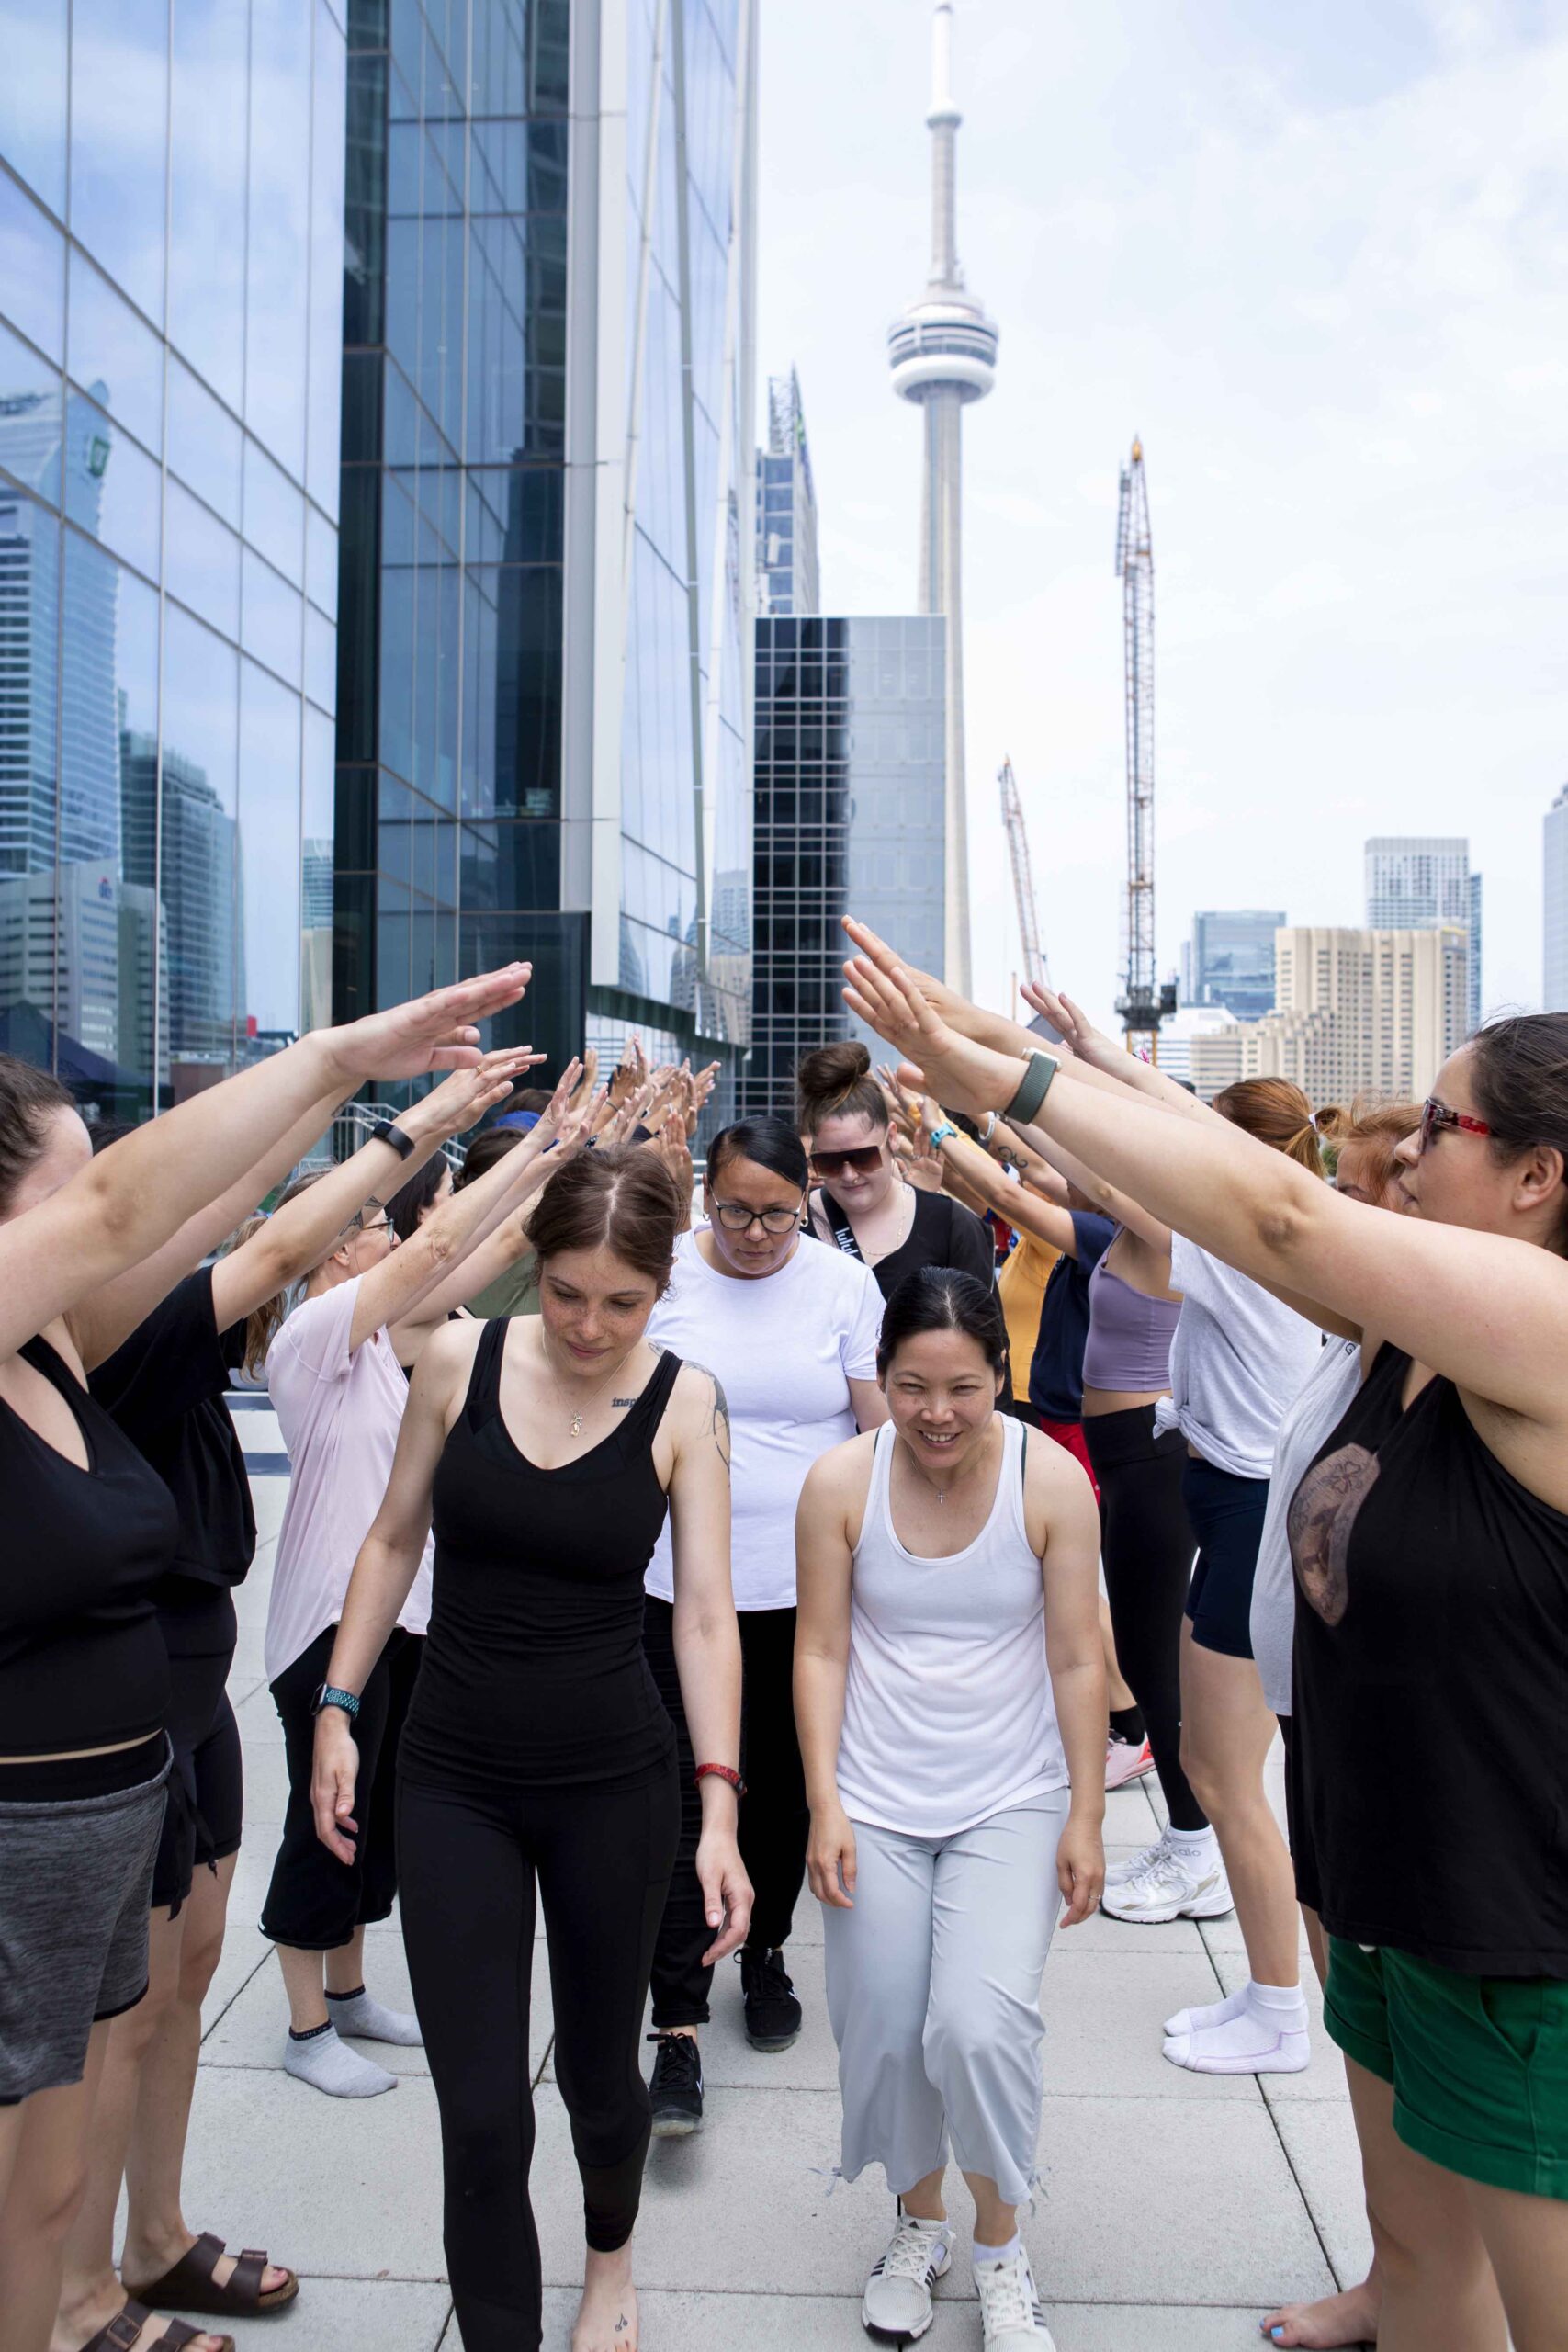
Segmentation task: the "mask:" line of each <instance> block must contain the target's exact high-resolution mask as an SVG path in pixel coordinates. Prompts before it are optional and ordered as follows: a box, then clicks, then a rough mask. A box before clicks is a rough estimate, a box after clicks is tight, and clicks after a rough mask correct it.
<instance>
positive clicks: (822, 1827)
mask: <svg viewBox="0 0 1568 2352" xmlns="http://www.w3.org/2000/svg"><path fill="white" fill-rule="evenodd" d="M870 1453H871V1446H870V1443H869V1442H867V1441H865V1440H864V1439H861V1438H852V1439H851V1441H850V1442H849V1443H848V1444H847V1445H836V1446H835V1447H834V1448H833V1451H832V1452H831V1453H824V1454H823V1455H822V1456H821V1458H820V1459H819V1460H818V1461H816V1462H814V1463H813V1464H812V1465H811V1467H810V1469H809V1470H808V1471H807V1474H806V1483H805V1485H804V1486H803V1487H802V1488H801V1490H800V1503H799V1506H798V1508H797V1510H796V1511H795V1585H796V1594H797V1608H796V1613H795V1733H796V1736H797V1737H798V1738H799V1741H800V1758H801V1762H802V1764H803V1765H804V1766H805V1769H806V1801H807V1804H808V1805H809V1806H810V1808H811V1838H810V1843H809V1845H808V1846H807V1857H806V1867H807V1874H808V1876H809V1878H810V1882H811V1892H812V1894H814V1895H815V1896H816V1897H817V1900H818V1903H826V1904H829V1905H831V1906H832V1907H833V1908H835V1909H837V1910H843V1911H847V1910H850V1909H852V1907H853V1896H854V1891H855V1833H854V1830H853V1828H852V1826H851V1824H850V1819H849V1815H847V1814H846V1813H845V1811H844V1808H843V1805H842V1803H841V1802H840V1796H839V1741H840V1736H841V1735H842V1732H843V1728H844V1685H845V1682H846V1680H847V1679H848V1677H849V1670H850V1591H851V1581H852V1573H853V1557H852V1551H851V1545H850V1536H849V1517H850V1512H851V1510H852V1509H853V1508H855V1504H856V1494H857V1490H858V1493H859V1502H860V1505H861V1506H863V1503H864V1487H865V1484H866V1479H867V1476H868V1475H869V1467H870Z"/></svg>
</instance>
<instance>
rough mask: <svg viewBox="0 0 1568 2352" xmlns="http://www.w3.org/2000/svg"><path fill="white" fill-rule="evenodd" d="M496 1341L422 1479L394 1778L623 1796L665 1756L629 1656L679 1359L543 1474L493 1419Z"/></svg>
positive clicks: (659, 1769) (661, 1500) (636, 1658)
mask: <svg viewBox="0 0 1568 2352" xmlns="http://www.w3.org/2000/svg"><path fill="white" fill-rule="evenodd" d="M509 1329H511V1325H510V1323H509V1322H508V1321H507V1320H506V1319H505V1318H497V1319H496V1320H495V1321H493V1322H490V1323H487V1324H486V1325H485V1328H484V1330H483V1332H482V1334H481V1335H480V1338H479V1346H478V1348H477V1350H476V1351H475V1355H474V1368H473V1373H472V1375H471V1377H470V1380H469V1383H468V1396H467V1398H466V1399H465V1402H464V1405H463V1409H462V1411H461V1412H460V1413H459V1414H458V1416H457V1420H456V1421H455V1422H454V1423H453V1425H452V1428H451V1430H450V1431H449V1433H448V1435H447V1439H446V1444H445V1446H444V1447H443V1448H442V1453H441V1459H440V1461H439V1463H438V1464H437V1465H436V1471H435V1479H434V1489H433V1497H432V1525H433V1527H434V1534H435V1561H434V1590H433V1596H432V1602H431V1614H430V1633H429V1636H428V1638H427V1641H426V1644H425V1652H424V1661H423V1665H422V1667H421V1668H420V1675H419V1681H418V1684H417V1686H416V1688H415V1691H414V1697H413V1702H412V1707H411V1708H410V1711H409V1717H408V1722H407V1724H406V1726H405V1728H404V1732H403V1737H402V1744H401V1748H400V1759H401V1768H402V1770H404V1771H405V1772H406V1773H407V1774H408V1776H409V1778H410V1779H411V1780H412V1781H419V1782H420V1783H421V1784H423V1785H424V1786H426V1787H429V1786H431V1785H435V1786H438V1787H450V1786H453V1785H457V1784H467V1785H469V1786H474V1787H478V1788H481V1789H482V1788H497V1787H504V1788H514V1787H517V1786H519V1785H525V1786H533V1787H556V1788H559V1787H570V1786H572V1785H575V1784H582V1783H587V1782H595V1783H598V1784H601V1785H603V1784H604V1783H606V1782H610V1783H614V1784H615V1785H617V1786H622V1787H630V1786H635V1785H636V1784H637V1782H639V1781H643V1780H651V1779H654V1778H656V1777H658V1776H659V1775H660V1774H662V1773H663V1772H665V1771H667V1770H669V1766H670V1760H671V1757H672V1755H673V1753H674V1744H675V1736H674V1732H673V1730H672V1728H671V1723H670V1718H669V1716H668V1715H667V1714H666V1713H665V1711H664V1707H663V1704H662V1702H661V1701H660V1696H659V1692H658V1690H657V1688H656V1687H655V1684H654V1681H653V1678H652V1676H651V1674H650V1673H649V1668H648V1666H647V1663H646V1661H645V1660H644V1657H643V1650H642V1613H643V1585H642V1579H643V1572H644V1570H645V1569H646V1568H647V1566H648V1564H649V1560H650V1559H651V1558H652V1556H653V1547H654V1544H656V1543H657V1541H658V1539H659V1533H660V1529H661V1528H662V1527H663V1524H664V1515H665V1512H666V1510H668V1508H669V1502H668V1498H667V1497H666V1495H665V1492H664V1489H663V1487H661V1486H660V1483H659V1476H658V1473H657V1471H656V1470H655V1468H654V1463H653V1439H654V1432H655V1431H656V1430H657V1429H658V1427H659V1424H660V1420H661V1419H662V1418H663V1415H664V1408H665V1407H666V1405H667V1404H668V1403H669V1401H670V1392H671V1389H672V1388H673V1387H674V1385H675V1377H676V1374H678V1373H679V1371H680V1369H681V1359H680V1358H679V1356H675V1355H670V1354H665V1355H662V1356H661V1357H660V1360H659V1363H657V1365H656V1366H655V1368H654V1371H653V1374H652V1376H651V1377H650V1379H649V1382H648V1385H647V1386H646V1387H645V1388H644V1389H643V1391H642V1394H641V1395H640V1396H639V1397H638V1398H637V1402H636V1404H635V1405H634V1406H633V1407H632V1408H631V1410H630V1411H629V1412H628V1413H627V1414H626V1419H624V1420H623V1421H621V1422H620V1423H619V1425H618V1426H617V1427H616V1428H615V1429H614V1430H611V1432H610V1434H609V1436H608V1437H606V1438H604V1440H603V1441H602V1442H600V1443H599V1444H598V1445H595V1446H592V1447H591V1448H590V1450H589V1451H588V1453H584V1454H582V1455H581V1456H580V1458H579V1459H578V1460H577V1461H575V1462H569V1463H565V1464H562V1465H561V1467H560V1468H559V1469H557V1470H541V1469H540V1468H539V1467H538V1466H537V1465H536V1464H535V1463H532V1462H530V1461H529V1460H528V1458H527V1456H526V1454H525V1453H523V1452H522V1450H521V1448H520V1447H519V1446H518V1445H517V1444H516V1443H514V1442H513V1437H512V1434H511V1432H510V1431H509V1430H508V1429H507V1427H506V1424H505V1422H504V1420H503V1419H502V1413H501V1371H502V1354H503V1351H504V1349H505V1345H506V1335H507V1332H508V1330H509Z"/></svg>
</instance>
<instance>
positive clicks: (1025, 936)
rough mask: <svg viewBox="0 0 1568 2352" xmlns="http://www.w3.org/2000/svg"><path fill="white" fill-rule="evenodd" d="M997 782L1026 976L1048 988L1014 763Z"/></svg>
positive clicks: (1008, 764) (1005, 764)
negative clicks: (1000, 795)
mask: <svg viewBox="0 0 1568 2352" xmlns="http://www.w3.org/2000/svg"><path fill="white" fill-rule="evenodd" d="M997 782H998V784H999V785H1000V786H1001V788H1002V826H1003V829H1004V831H1006V833H1007V837H1008V860H1009V863H1010V865H1011V867H1012V894H1013V899H1014V901H1015V902H1016V904H1017V907H1018V935H1019V937H1020V939H1021V941H1022V943H1023V977H1024V978H1025V979H1026V980H1032V981H1033V982H1034V983H1035V985H1036V987H1041V988H1049V987H1050V985H1051V971H1050V967H1049V966H1048V965H1047V963H1046V961H1045V951H1044V949H1043V947H1042V946H1041V944H1040V902H1039V900H1038V899H1036V897H1035V895H1034V875H1033V870H1032V867H1031V865H1030V863H1029V834H1028V832H1027V831H1026V830H1025V827H1024V822H1023V803H1022V801H1021V799H1020V798H1019V797H1018V779H1017V777H1016V776H1015V775H1013V772H1012V762H1011V761H1010V760H1004V761H1003V762H1002V763H1001V766H1000V767H999V768H998V770H997Z"/></svg>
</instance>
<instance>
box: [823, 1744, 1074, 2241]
mask: <svg viewBox="0 0 1568 2352" xmlns="http://www.w3.org/2000/svg"><path fill="white" fill-rule="evenodd" d="M1067 1802H1068V1795H1067V1791H1066V1789H1064V1790H1062V1791H1061V1792H1060V1793H1059V1794H1058V1793H1056V1792H1052V1794H1051V1795H1049V1796H1046V1797H1037V1798H1035V1799H1033V1800H1032V1802H1031V1803H1030V1804H1026V1805H1018V1806H1015V1807H1013V1808H1011V1809H1010V1810H1009V1811H1008V1812H1005V1813H998V1814H993V1815H991V1817H990V1819H989V1820H988V1821H982V1822H980V1823H978V1824H977V1825H976V1827H975V1828H973V1829H964V1830H960V1831H959V1832H958V1834H957V1835H956V1836H954V1837H952V1838H909V1837H905V1836H902V1835H901V1834H899V1833H898V1832H897V1831H895V1830H891V1829H874V1828H872V1827H871V1826H868V1825H867V1824H866V1823H864V1822H861V1821H857V1822H856V1823H855V1824H854V1833H855V1849H856V1865H857V1871H856V1884H855V1894H854V1908H853V1909H852V1910H850V1911H842V1910H839V1909H836V1908H834V1907H833V1906H832V1905H823V1912H822V1918H823V1932H824V1941H825V1944H826V1954H825V1957H826V1964H827V1983H828V2014H829V2018H831V2020H832V2026H833V2038H834V2040H835V2041H837V2043H838V2045H839V2088H840V2095H841V2097H842V2099H843V2109H844V2129H843V2151H842V2156H841V2160H840V2169H841V2170H842V2172H843V2175H844V2177H845V2178H846V2179H847V2180H853V2179H854V2178H855V2177H856V2176H857V2174H859V2173H860V2172H862V2171H863V2169H864V2167H865V2166H866V2165H869V2164H880V2165H881V2166H882V2167H883V2170H884V2171H885V2172H886V2176H887V2186H888V2188H890V2189H891V2190H892V2191H893V2192H894V2194H895V2195H896V2196H902V2195H903V2193H904V2192H905V2190H906V2189H909V2188H913V2187H914V2186H915V2183H916V2182H917V2181H918V2180H923V2179H924V2178H925V2177H926V2175H927V2174H928V2173H932V2172H936V2171H937V2170H938V2169H939V2168H940V2167H941V2166H942V2165H945V2164H946V2163H947V2161H948V2157H949V2154H950V2153H951V2154H952V2155H953V2156H954V2157H955V2158H956V2159H957V2162H958V2165H959V2168H960V2170H962V2171H964V2172H969V2173H978V2174H980V2175H982V2176H983V2177H985V2178H986V2179H987V2180H993V2181H995V2183H996V2185H997V2192H998V2196H999V2197H1000V2198H1001V2199H1002V2202H1003V2203H1004V2204H1007V2205H1021V2204H1023V2203H1024V2202H1025V2200H1026V2199H1027V2198H1028V2196H1029V2193H1030V2188H1031V2186H1032V2182H1033V2178H1034V2169H1035V2143H1036V2142H1037V2140H1038V2138H1039V2134H1040V2100H1041V2082H1040V2046H1041V2043H1042V2041H1043V2039H1044V2027H1043V2024H1042V2022H1041V2018H1040V1980H1041V1977H1042V1976H1043V1973H1044V1970H1045V1958H1046V1954H1047V1953H1048V1952H1049V1951H1050V1949H1051V1933H1052V1929H1053V1928H1055V1924H1056V1915H1057V1913H1058V1911H1059V1910H1060V1908H1061V1894H1060V1892H1059V1890H1058V1888H1057V1885H1056V1844H1057V1840H1058V1839H1059V1838H1060V1837H1061V1834H1062V1827H1063V1825H1064V1823H1065V1822H1066V1815H1067Z"/></svg>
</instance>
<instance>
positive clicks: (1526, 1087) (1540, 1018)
mask: <svg viewBox="0 0 1568 2352" xmlns="http://www.w3.org/2000/svg"><path fill="white" fill-rule="evenodd" d="M1470 1053H1471V1087H1472V1092H1473V1093H1474V1096H1475V1106H1476V1109H1477V1110H1478V1111H1479V1112H1480V1114H1481V1115H1482V1117H1483V1119H1484V1120H1485V1122H1486V1124H1487V1125H1488V1126H1489V1127H1490V1128H1491V1130H1492V1153H1493V1157H1494V1158H1495V1159H1497V1160H1499V1161H1501V1162H1502V1163H1503V1164H1504V1165H1506V1163H1507V1162H1508V1161H1509V1160H1510V1159H1518V1158H1519V1157H1520V1155H1521V1154H1522V1153H1524V1152H1527V1151H1529V1150H1530V1149H1531V1148H1533V1147H1535V1146H1536V1145H1540V1144H1545V1145H1547V1146H1549V1147H1551V1148H1553V1149H1555V1150H1557V1151H1560V1152H1561V1153H1562V1158H1563V1161H1564V1163H1565V1181H1568V1012H1522V1013H1514V1014H1511V1015H1509V1016H1507V1017H1506V1018H1505V1019H1503V1020H1500V1021H1489V1022H1488V1023H1487V1024H1486V1026H1485V1027H1484V1028H1483V1029H1478V1030H1477V1031H1476V1033H1475V1035H1474V1036H1473V1037H1472V1039H1471V1040H1470ZM1552 1246H1553V1248H1554V1249H1555V1250H1558V1251H1559V1252H1560V1253H1561V1254H1563V1255H1568V1215H1565V1216H1564V1217H1563V1218H1562V1220H1561V1221H1560V1222H1559V1226H1558V1229H1557V1233H1556V1236H1555V1238H1554V1240H1553V1244H1552Z"/></svg>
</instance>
